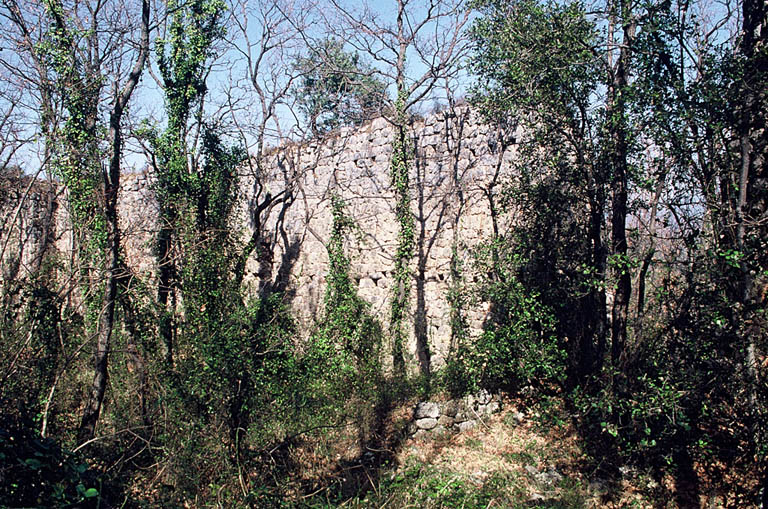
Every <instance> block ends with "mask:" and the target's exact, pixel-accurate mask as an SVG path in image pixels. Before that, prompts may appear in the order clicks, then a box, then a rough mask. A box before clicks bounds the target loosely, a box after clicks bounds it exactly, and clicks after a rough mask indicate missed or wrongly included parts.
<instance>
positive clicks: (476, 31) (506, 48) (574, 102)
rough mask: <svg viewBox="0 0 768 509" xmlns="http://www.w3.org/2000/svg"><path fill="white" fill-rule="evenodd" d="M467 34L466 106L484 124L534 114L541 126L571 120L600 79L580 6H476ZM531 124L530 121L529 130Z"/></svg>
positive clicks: (493, 0)
mask: <svg viewBox="0 0 768 509" xmlns="http://www.w3.org/2000/svg"><path fill="white" fill-rule="evenodd" d="M472 5H473V7H474V8H475V9H477V10H478V11H479V12H480V14H481V16H480V17H479V18H478V19H477V20H476V21H475V22H474V24H473V25H472V29H471V31H470V34H471V36H472V40H473V41H474V46H473V49H474V54H473V58H472V60H471V67H472V70H473V72H474V73H475V74H476V75H478V76H480V77H481V79H480V80H479V81H478V83H477V84H476V85H475V87H474V88H473V91H472V102H473V103H474V104H476V105H477V106H478V107H479V108H480V110H481V112H483V114H484V115H486V116H487V117H489V118H495V119H500V118H508V116H510V115H511V116H514V115H516V114H523V115H526V114H528V113H529V112H532V111H533V112H536V114H537V115H541V116H542V117H543V118H544V121H545V123H548V122H551V121H553V120H554V121H556V122H558V123H559V122H561V121H563V120H566V121H567V119H572V118H577V117H578V116H579V115H580V114H582V112H583V110H584V109H585V108H587V107H588V105H589V103H590V100H591V94H592V93H593V92H594V90H595V87H596V85H597V82H598V78H599V71H598V69H599V65H598V64H599V60H598V59H597V57H596V56H595V53H594V52H593V48H594V47H595V46H596V45H597V44H598V43H599V38H598V34H597V29H596V27H595V26H594V25H593V24H592V23H590V22H589V21H587V19H586V17H585V13H584V8H583V7H582V6H581V5H580V4H579V3H578V2H570V3H565V4H559V3H554V2H537V1H532V0H521V1H515V2H507V1H503V0H478V1H475V2H473V3H472ZM535 122H536V119H534V123H535Z"/></svg>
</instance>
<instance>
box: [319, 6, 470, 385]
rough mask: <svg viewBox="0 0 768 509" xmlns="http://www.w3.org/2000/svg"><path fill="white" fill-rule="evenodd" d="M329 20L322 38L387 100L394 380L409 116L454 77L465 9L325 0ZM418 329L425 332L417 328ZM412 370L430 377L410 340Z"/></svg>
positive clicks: (406, 276) (405, 296)
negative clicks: (341, 46)
mask: <svg viewBox="0 0 768 509" xmlns="http://www.w3.org/2000/svg"><path fill="white" fill-rule="evenodd" d="M330 5H331V7H332V10H331V11H330V14H327V15H326V14H323V13H321V14H320V15H319V16H320V18H321V19H323V21H324V25H325V31H324V34H323V35H324V36H325V37H327V36H328V35H329V34H330V35H331V36H332V37H334V38H337V39H340V40H343V41H346V43H347V44H348V46H349V47H350V48H352V49H353V50H355V51H357V52H359V53H361V54H364V55H366V56H367V58H369V59H370V61H371V71H370V72H372V73H373V74H374V75H375V76H377V77H378V78H379V79H380V80H382V81H384V82H385V83H387V84H389V85H390V87H391V89H392V90H393V91H394V97H393V98H390V100H389V104H388V105H386V107H384V108H382V112H383V113H384V115H385V117H386V118H387V120H388V121H389V122H390V123H391V124H392V126H393V129H394V134H393V141H392V159H391V166H390V177H391V183H392V186H393V188H394V191H395V200H396V204H395V214H396V216H397V219H398V223H399V227H398V245H397V247H396V253H395V257H394V264H395V268H394V278H395V281H394V292H393V295H392V300H391V309H390V336H391V340H392V359H393V366H394V370H395V372H396V373H398V374H399V375H403V374H404V373H405V365H406V362H405V351H404V348H405V347H404V344H405V339H406V337H407V333H406V330H405V328H404V321H405V320H406V317H407V316H408V315H409V307H410V305H409V302H410V289H411V283H412V280H413V274H412V272H411V263H412V258H413V257H414V254H415V248H416V246H415V242H416V239H415V229H414V214H413V211H412V210H411V208H412V207H411V200H412V196H411V195H412V187H413V186H412V184H411V180H410V179H411V177H410V173H411V166H412V165H411V161H413V158H414V154H413V143H412V140H411V138H412V133H411V124H412V115H413V113H415V112H416V111H417V110H418V109H419V106H420V105H421V104H422V103H423V101H424V100H425V99H430V98H433V99H434V98H435V97H436V96H438V97H439V94H438V92H439V91H440V90H441V89H440V88H439V87H438V86H437V85H438V83H439V82H440V80H445V79H447V78H450V77H454V76H456V75H458V74H459V73H460V65H459V64H460V62H461V60H462V58H463V57H464V56H465V54H466V52H467V50H468V45H467V41H466V39H465V32H464V27H465V25H466V24H467V22H468V20H469V10H468V9H466V8H465V5H464V3H463V2H462V1H461V0H454V1H437V0H430V1H429V2H427V3H426V4H423V3H418V4H417V3H415V2H412V1H410V0H395V1H393V2H392V5H391V8H389V9H387V8H386V7H385V6H382V5H380V4H377V5H376V6H375V7H374V5H373V4H372V3H367V2H365V3H362V4H359V6H356V4H353V3H348V2H343V1H341V0H330ZM417 329H418V330H421V331H423V330H425V328H424V327H423V324H421V325H417ZM416 336H417V338H416V339H417V354H418V357H419V359H420V361H419V368H420V370H421V372H422V374H424V375H429V373H430V355H429V349H428V345H427V338H426V335H425V334H424V333H417V334H416Z"/></svg>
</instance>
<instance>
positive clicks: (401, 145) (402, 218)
mask: <svg viewBox="0 0 768 509" xmlns="http://www.w3.org/2000/svg"><path fill="white" fill-rule="evenodd" d="M406 99H407V92H406V90H405V87H404V86H400V87H399V88H398V92H397V101H396V102H395V115H396V117H395V137H394V140H393V143H392V161H391V168H390V169H391V177H392V185H393V187H394V188H395V195H396V199H397V203H396V205H395V215H396V216H397V224H398V232H397V250H396V251H395V274H394V289H395V292H394V295H393V296H392V307H391V312H390V334H391V336H392V359H393V367H394V371H395V373H398V374H401V375H404V374H405V353H404V350H405V347H404V345H405V339H406V333H405V329H404V325H403V322H404V319H405V316H406V313H407V311H408V300H409V297H410V291H411V271H410V262H411V259H412V258H413V252H414V247H415V242H414V219H413V214H412V213H411V195H410V192H409V187H410V180H409V170H410V154H411V145H410V142H409V139H408V131H407V112H406Z"/></svg>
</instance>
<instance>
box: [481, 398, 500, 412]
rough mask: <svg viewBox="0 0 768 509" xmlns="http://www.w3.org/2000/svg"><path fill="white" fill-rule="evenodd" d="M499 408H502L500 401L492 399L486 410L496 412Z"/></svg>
mask: <svg viewBox="0 0 768 509" xmlns="http://www.w3.org/2000/svg"><path fill="white" fill-rule="evenodd" d="M499 410H501V405H500V404H499V402H498V401H491V402H490V403H488V404H487V405H486V406H485V411H486V413H489V414H495V413H496V412H498V411H499Z"/></svg>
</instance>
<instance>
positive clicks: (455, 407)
mask: <svg viewBox="0 0 768 509" xmlns="http://www.w3.org/2000/svg"><path fill="white" fill-rule="evenodd" d="M458 411H459V404H458V403H457V402H456V401H454V400H451V401H449V402H448V403H446V404H445V405H444V406H443V414H444V415H447V416H448V417H456V413H457V412H458Z"/></svg>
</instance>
